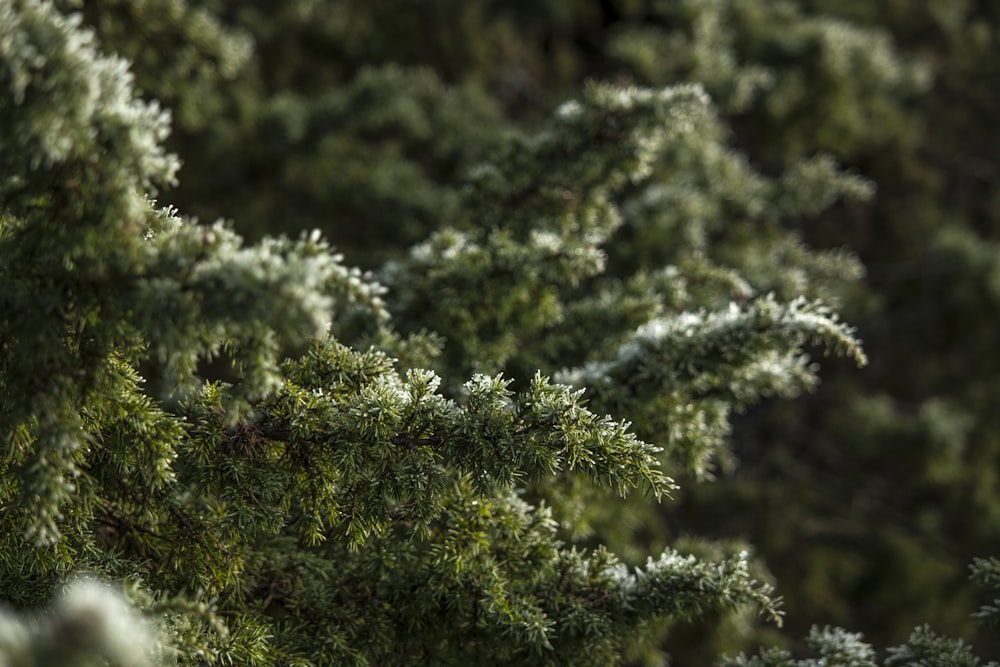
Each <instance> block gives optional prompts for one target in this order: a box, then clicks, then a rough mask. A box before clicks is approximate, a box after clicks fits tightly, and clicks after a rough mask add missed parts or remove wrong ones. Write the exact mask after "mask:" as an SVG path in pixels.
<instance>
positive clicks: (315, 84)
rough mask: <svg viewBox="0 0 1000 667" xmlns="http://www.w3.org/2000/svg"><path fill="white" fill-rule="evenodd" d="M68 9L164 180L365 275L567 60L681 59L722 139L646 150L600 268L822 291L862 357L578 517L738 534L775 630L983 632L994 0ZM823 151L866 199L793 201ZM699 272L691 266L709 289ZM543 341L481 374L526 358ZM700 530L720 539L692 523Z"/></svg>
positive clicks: (456, 218) (518, 123) (993, 349)
mask: <svg viewBox="0 0 1000 667" xmlns="http://www.w3.org/2000/svg"><path fill="white" fill-rule="evenodd" d="M63 4H64V5H65V6H66V7H80V8H82V10H83V12H84V14H85V16H86V20H87V21H88V22H89V23H90V24H91V25H92V26H94V27H95V28H96V29H97V31H98V34H99V36H100V39H101V41H102V45H103V48H104V49H105V50H106V51H114V52H117V53H119V54H121V55H123V56H126V57H128V58H129V59H131V60H132V61H133V63H134V70H135V73H136V80H137V86H138V87H139V88H140V89H141V90H143V91H145V92H146V93H148V95H149V96H150V97H155V98H158V99H159V100H161V101H162V102H163V103H164V104H165V105H166V106H167V107H168V108H170V109H171V110H172V111H173V116H174V123H173V124H174V131H173V135H172V137H171V139H170V147H171V149H172V150H174V151H176V152H177V153H178V154H179V155H180V156H182V158H183V161H184V165H183V167H182V170H181V173H180V183H181V185H180V186H179V188H178V189H176V190H174V191H172V192H170V193H169V199H170V201H171V202H172V203H174V204H177V205H178V206H179V208H180V209H181V210H183V211H185V212H187V213H191V214H194V215H198V216H200V217H201V218H202V219H203V220H206V221H210V220H214V219H215V218H218V217H223V218H227V219H233V220H235V223H236V225H237V231H239V232H240V233H242V234H244V235H246V236H248V237H250V238H259V237H261V236H263V235H264V234H272V233H288V234H291V235H295V234H298V233H299V231H300V230H303V229H311V228H314V227H317V228H320V229H322V230H323V232H324V233H325V235H327V236H328V237H329V238H330V239H332V241H333V243H335V244H336V245H337V246H338V248H339V249H340V250H341V251H342V252H344V254H345V255H346V256H347V259H348V261H349V262H350V263H353V264H358V265H361V266H363V267H366V268H371V269H377V268H379V267H382V266H384V265H385V262H387V261H389V260H401V259H402V258H403V257H404V255H405V251H406V250H407V249H408V248H409V247H410V246H412V245H413V244H414V243H416V242H419V241H421V240H423V239H425V238H427V237H428V236H429V235H430V234H431V233H433V232H434V231H436V230H439V229H441V228H444V227H452V228H455V229H459V230H475V229H476V228H477V225H478V224H479V223H480V221H479V220H477V219H471V218H470V217H469V215H468V213H467V212H468V208H467V207H462V206H461V205H460V202H461V201H462V197H463V196H465V195H464V194H463V191H462V187H460V186H456V185H455V184H456V183H461V182H463V179H464V178H465V175H466V174H468V173H469V172H470V170H472V169H473V167H475V166H476V165H477V164H479V163H481V162H482V161H484V160H486V159H488V158H490V157H491V156H492V155H494V153H495V151H497V150H498V148H499V146H500V145H501V144H502V143H503V142H502V141H501V139H502V138H504V137H508V136H510V135H517V134H519V133H526V132H530V131H531V130H533V129H536V128H538V127H539V126H540V124H541V122H542V119H544V118H546V117H547V116H548V115H549V114H550V113H551V112H552V111H553V110H554V109H556V108H557V107H558V106H559V104H560V103H562V102H563V101H564V100H565V99H567V98H569V97H571V96H572V95H574V94H575V93H576V91H578V90H579V88H580V86H581V85H582V84H583V83H584V82H585V81H587V80H590V79H599V80H609V81H613V82H617V83H619V84H621V85H627V84H632V83H634V84H640V85H650V86H663V85H670V84H675V83H680V82H700V83H702V84H703V85H704V86H705V88H706V90H707V91H708V93H709V94H710V95H711V97H712V98H713V100H714V101H715V103H716V105H717V108H718V113H719V117H718V119H717V122H714V123H712V124H711V125H710V126H706V127H705V128H702V130H703V132H707V133H710V134H711V135H712V136H715V137H717V142H715V143H713V144H711V145H712V146H713V147H712V148H711V149H705V148H704V145H703V144H699V146H696V147H690V146H685V145H683V141H678V143H677V145H676V146H674V147H672V148H671V149H669V150H668V151H667V152H668V154H669V155H668V156H667V157H665V158H663V159H662V162H661V163H658V164H657V165H654V167H653V168H654V170H656V175H655V176H654V179H653V180H654V181H658V182H659V183H660V184H661V187H655V188H647V189H644V190H642V191H641V192H636V193H633V194H634V195H635V196H633V197H629V196H628V193H626V196H625V197H624V204H623V206H622V211H623V221H622V225H623V226H622V229H621V230H620V232H619V233H618V234H616V235H615V236H614V237H613V238H612V239H611V240H610V241H609V242H608V244H607V245H606V251H607V253H608V258H609V262H610V267H611V269H612V274H613V275H612V276H611V279H613V277H614V274H615V272H616V271H617V273H618V274H619V275H631V274H632V273H633V272H634V271H635V270H637V269H639V270H644V271H647V272H648V274H647V276H646V278H645V279H646V280H657V279H658V278H657V274H656V271H657V270H658V269H660V268H661V267H663V266H667V265H678V264H684V263H688V265H690V264H691V263H696V262H697V261H699V258H700V257H708V258H711V259H712V260H713V262H714V264H712V266H728V267H733V268H734V269H738V270H739V273H740V274H741V275H744V276H749V277H750V278H751V282H752V283H753V285H754V286H755V288H758V289H762V290H764V291H766V290H775V291H776V292H777V293H778V294H779V295H784V296H793V295H796V294H798V293H801V292H802V291H803V290H805V291H806V292H807V293H809V294H810V295H811V296H821V297H823V298H825V299H827V300H828V301H832V302H833V303H835V304H837V305H838V307H839V308H840V310H841V312H842V314H843V316H844V318H845V319H846V320H847V321H849V322H851V323H853V324H856V325H857V326H858V328H859V333H860V336H861V338H862V339H863V340H864V342H865V348H866V352H867V354H868V357H869V358H870V360H871V365H870V366H869V367H868V368H866V369H865V370H863V371H861V372H859V371H857V370H856V369H855V368H854V367H853V365H851V364H849V363H847V362H835V361H826V362H824V366H825V369H824V376H825V377H824V382H823V385H822V386H820V387H819V388H818V389H817V390H816V391H815V392H814V393H813V394H812V395H810V396H808V397H806V398H803V399H799V400H797V401H795V402H792V403H785V402H773V403H767V404H765V405H763V406H760V407H756V408H754V409H752V410H750V411H749V412H747V414H745V415H744V416H742V417H741V418H740V419H739V420H738V421H737V424H736V426H735V428H734V432H733V434H732V448H731V455H729V456H728V457H724V458H723V459H720V460H717V461H715V469H714V473H713V474H714V476H715V478H716V479H715V481H714V482H712V483H704V484H694V483H690V482H689V483H682V491H680V492H679V495H678V496H677V498H676V499H675V500H674V501H672V502H667V503H665V504H663V505H660V506H657V507H655V508H647V509H641V508H639V507H638V506H637V505H636V504H634V503H624V502H623V503H622V504H615V503H610V504H609V505H608V507H607V508H606V509H607V514H606V515H605V516H604V517H601V516H593V517H591V525H592V526H593V528H594V530H595V531H597V534H599V537H600V540H599V541H603V542H605V543H607V544H609V546H611V548H612V549H613V550H616V551H618V552H619V553H621V554H623V555H627V554H628V553H630V549H631V552H632V553H635V554H640V553H646V552H647V551H648V550H649V549H650V548H652V549H655V548H659V547H662V546H663V545H664V544H667V543H673V542H675V541H676V540H678V539H680V538H683V536H684V535H685V534H686V533H688V532H696V533H697V534H699V535H701V536H706V537H709V538H719V539H721V540H727V539H732V538H737V539H739V540H745V541H747V542H749V543H751V544H753V545H755V548H756V549H757V550H758V555H759V556H760V558H761V560H762V562H763V563H765V564H766V567H767V568H768V570H769V571H770V572H771V573H772V574H773V576H774V579H775V580H776V581H777V585H778V592H779V593H780V594H781V595H782V596H784V599H785V609H786V611H787V612H788V616H787V629H788V635H789V636H792V637H802V636H805V635H806V634H807V632H808V628H809V626H810V625H812V624H819V625H823V624H828V623H829V624H836V625H840V626H843V627H846V628H849V629H851V630H857V631H862V632H864V633H865V636H866V638H867V640H869V641H871V642H872V643H874V644H875V645H881V646H884V645H892V644H893V643H899V642H901V641H903V640H905V639H906V637H907V636H908V635H909V633H910V632H911V630H912V628H913V627H914V626H915V625H918V624H920V623H924V622H928V623H930V624H931V625H933V626H934V627H935V628H936V629H937V630H939V631H941V632H943V633H944V634H951V635H957V636H965V637H970V638H972V639H973V641H974V642H975V643H977V644H979V645H980V647H982V648H984V649H990V650H994V651H995V650H997V648H998V647H997V646H995V645H993V646H990V645H989V640H988V639H987V638H986V637H985V636H980V635H977V634H976V632H977V630H976V629H975V627H974V626H973V624H972V623H971V621H970V620H969V612H970V611H971V610H972V609H973V608H974V607H975V603H976V600H975V593H974V589H973V588H972V587H971V585H970V584H969V583H968V564H969V562H970V561H971V560H972V558H973V557H976V556H985V555H988V554H995V553H1000V484H998V480H997V471H998V470H1000V467H998V465H997V463H998V457H1000V411H998V410H997V396H1000V352H998V347H997V343H996V341H997V336H996V324H997V319H998V314H1000V187H998V185H1000V130H998V129H997V126H996V122H995V119H996V116H997V112H998V107H1000V92H998V91H1000V50H998V40H1000V5H997V4H996V3H994V2H989V1H988V0H980V1H978V2H976V1H972V0H884V1H882V2H876V3H873V2H868V1H867V0H836V1H833V0H671V1H667V0H663V1H657V0H592V1H587V2H581V1H579V0H546V1H544V2H539V1H536V0H533V1H531V2H528V1H521V0H515V1H508V2H497V1H495V0H494V1H491V0H461V1H459V0H438V1H436V2H417V1H414V0H381V1H379V2H370V1H366V2H360V1H358V0H326V1H323V0H288V1H287V2H282V3H272V2H267V1H264V0H238V1H236V0H225V1H223V0H202V1H197V2H196V1H195V0H190V1H188V2H184V1H183V0H102V1H100V2H96V1H95V2H89V1H84V2H82V3H81V2H71V1H70V0H64V2H63ZM736 149H738V150H739V151H740V152H739V153H736V152H735V150H736ZM823 156H829V160H828V159H827V158H826V157H823ZM801 160H806V162H800V161H801ZM833 162H836V163H838V164H840V165H841V166H843V167H846V168H847V170H848V171H849V172H850V173H852V174H856V175H857V176H860V177H864V178H865V179H869V180H870V182H871V183H874V184H875V185H876V187H877V192H876V193H875V195H874V196H873V197H860V198H859V197H849V198H847V199H846V200H843V201H841V202H840V203H838V204H835V205H834V206H832V207H831V208H825V207H826V205H827V204H829V203H830V202H828V201H816V200H814V199H811V198H809V197H808V196H805V197H803V196H802V195H801V193H803V192H808V188H804V187H803V183H806V184H807V183H808V182H809V178H810V177H815V174H816V173H817V172H822V171H823V170H824V169H827V170H828V171H829V170H832V169H833V167H832V164H833ZM466 182H467V181H466ZM783 183H785V184H787V183H794V184H795V187H783ZM866 187H867V186H866V185H865V184H864V183H863V182H862V181H860V180H859V179H855V180H854V181H850V184H848V182H847V181H845V185H844V187H843V188H842V189H843V190H845V191H850V192H853V193H854V194H855V195H859V196H860V195H862V194H864V193H863V191H864V190H865V188H866ZM685 188H687V189H686V190H685ZM821 191H822V189H821ZM691 192H697V193H699V194H698V196H697V197H694V196H692V195H691ZM679 193H680V194H679ZM792 193H799V194H798V195H797V196H798V197H799V200H795V197H794V196H793V194H792ZM653 204H655V206H654V205H653ZM665 204H666V205H665ZM654 210H655V211H656V215H651V214H650V211H654ZM821 211H822V212H821ZM817 212H821V213H820V214H819V216H818V217H816V216H815V215H813V213H817ZM806 247H810V248H813V249H815V251H816V252H817V253H818V254H809V253H810V252H813V251H808V252H807V251H806V250H805V248H806ZM807 256H808V257H807ZM806 258H807V259H808V261H807V259H806ZM806 264H808V266H809V270H808V271H806V269H802V273H803V275H804V274H805V273H808V274H809V277H808V279H806V278H805V277H803V278H802V280H800V281H798V282H796V281H795V279H794V276H795V275H796V267H798V266H799V265H806ZM706 266H708V265H706ZM778 267H780V270H778ZM689 273H690V271H689ZM862 276H863V277H862ZM659 279H664V278H663V276H660V277H659ZM725 279H727V278H726V276H724V275H719V274H717V273H716V274H710V272H708V271H707V269H706V275H705V281H706V282H705V284H706V285H709V286H711V285H718V284H719V283H718V281H724V280H725ZM713 281H715V282H713ZM700 288H701V289H708V288H705V287H704V285H702V286H699V285H697V284H690V285H688V289H693V290H697V289H700ZM629 289H632V290H633V292H634V293H635V294H640V296H636V297H635V299H634V300H633V301H628V299H626V298H625V297H627V296H628V294H629ZM741 289H743V288H742V287H741V286H740V285H736V284H730V285H728V286H727V287H726V288H725V289H721V290H718V291H717V293H718V294H719V295H720V296H719V298H720V299H723V300H724V299H725V298H729V297H733V295H736V296H737V297H738V295H739V294H740V290H741ZM709 291H711V290H710V289H709ZM609 295H610V296H609V297H608V298H609V300H615V301H616V302H617V303H618V304H619V305H620V307H621V316H622V317H625V316H627V306H628V304H630V303H631V304H632V305H634V306H635V307H636V308H637V309H638V311H639V312H641V313H643V314H645V313H646V310H645V309H646V305H643V304H642V303H641V301H642V299H641V285H635V284H633V285H631V287H629V286H626V287H625V288H624V289H623V290H619V291H617V292H616V291H614V290H612V291H611V292H609ZM623 299H624V300H623ZM701 302H702V303H704V300H701ZM679 303H680V302H679ZM660 307H667V308H670V307H671V304H665V305H664V304H661V305H660ZM642 319H643V317H640V316H636V320H637V321H642ZM591 326H598V324H596V323H593V322H592V323H591ZM549 333H552V332H549ZM553 335H554V334H553ZM540 348H542V349H531V350H524V351H523V354H522V355H521V356H520V357H518V356H517V355H514V357H512V358H508V359H507V361H506V365H507V367H508V370H513V371H515V372H523V371H525V370H526V369H528V368H533V367H534V366H538V365H541V364H543V363H544V361H545V351H544V349H543V348H544V346H543V345H542V346H540ZM446 360H447V357H446ZM558 370H559V368H558V367H556V368H549V369H548V371H549V372H555V371H558ZM640 428H641V424H640ZM681 481H682V482H684V481H685V480H681ZM578 539H580V540H581V541H584V542H585V541H586V539H587V536H586V535H583V536H578ZM630 545H631V546H630ZM708 548H723V547H721V546H719V545H718V544H716V545H715V546H711V545H707V544H705V543H702V542H698V543H693V544H692V545H691V547H690V549H691V550H693V551H696V550H698V549H708ZM734 548H741V547H734ZM726 622H727V623H729V624H734V623H738V619H737V620H734V619H729V620H727V621H726ZM734 627H735V626H732V625H731V626H729V627H724V628H722V629H716V630H712V631H706V630H704V629H698V628H693V627H692V628H683V627H682V628H673V629H672V631H671V632H672V634H671V637H670V638H669V640H668V644H667V650H669V651H670V652H671V653H672V654H673V655H674V656H675V658H676V659H677V660H678V664H696V663H697V664H708V658H707V657H706V656H707V655H709V654H714V652H715V651H716V650H717V649H718V648H720V647H721V648H722V649H723V650H730V651H734V650H739V649H741V648H742V647H743V646H744V645H745V643H746V642H748V641H753V640H754V639H755V638H757V639H759V638H760V636H759V635H753V634H752V633H753V632H755V631H754V630H751V629H750V626H749V625H748V624H744V625H743V626H742V627H743V630H742V631H741V632H742V634H741V633H740V632H734ZM706 632H712V633H714V634H713V635H712V636H710V637H709V636H705V633H706ZM646 649H648V655H647V657H648V656H649V655H653V654H655V653H657V652H658V651H660V650H661V648H660V647H646ZM641 652H642V651H641V650H640V651H639V653H641ZM635 659H636V660H637V661H640V660H641V659H642V656H641V655H638V654H637V655H636V656H635Z"/></svg>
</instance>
